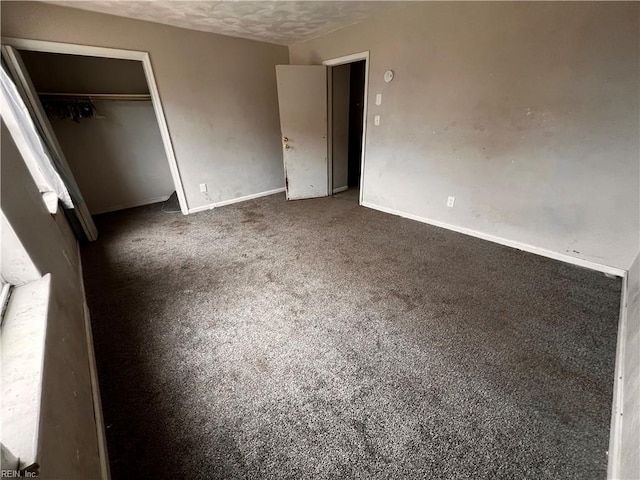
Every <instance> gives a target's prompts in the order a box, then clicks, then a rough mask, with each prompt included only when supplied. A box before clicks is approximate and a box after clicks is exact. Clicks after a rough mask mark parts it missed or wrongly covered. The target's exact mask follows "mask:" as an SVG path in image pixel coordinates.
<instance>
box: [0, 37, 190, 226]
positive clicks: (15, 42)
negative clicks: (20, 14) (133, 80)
mask: <svg viewBox="0 0 640 480" xmlns="http://www.w3.org/2000/svg"><path fill="white" fill-rule="evenodd" d="M2 44H3V45H10V46H12V47H13V48H16V49H18V50H29V51H33V52H45V53H64V54H68V55H81V56H85V57H102V58H117V59H121V60H138V61H140V62H142V67H143V68H144V74H145V77H146V78H147V84H148V86H149V93H150V94H151V102H152V104H153V109H154V110H155V112H156V119H157V121H158V127H159V128H160V136H161V137H162V143H163V144H164V150H165V153H166V154H167V161H168V162H169V169H170V170H171V177H172V178H173V185H174V186H175V189H176V194H177V195H178V202H179V203H180V210H181V211H182V213H183V214H185V215H187V214H188V213H189V207H188V205H187V198H186V196H185V194H184V187H183V185H182V178H181V177H180V170H179V169H178V162H177V160H176V156H175V153H174V151H173V143H172V142H171V136H170V135H169V128H168V126H167V120H166V118H165V116H164V109H163V108H162V102H161V101H160V93H159V92H158V86H157V84H156V79H155V76H154V74H153V68H152V67H151V59H150V57H149V53H148V52H141V51H136V50H120V49H116V48H105V47H93V46H90V45H76V44H73V43H59V42H48V41H42V40H28V39H23V38H11V37H2Z"/></svg>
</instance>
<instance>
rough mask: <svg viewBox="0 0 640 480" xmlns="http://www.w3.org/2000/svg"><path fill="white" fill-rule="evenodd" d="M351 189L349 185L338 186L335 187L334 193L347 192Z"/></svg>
mask: <svg viewBox="0 0 640 480" xmlns="http://www.w3.org/2000/svg"><path fill="white" fill-rule="evenodd" d="M347 190H349V187H347V186H345V187H338V188H334V189H333V193H340V192H345V191H347Z"/></svg>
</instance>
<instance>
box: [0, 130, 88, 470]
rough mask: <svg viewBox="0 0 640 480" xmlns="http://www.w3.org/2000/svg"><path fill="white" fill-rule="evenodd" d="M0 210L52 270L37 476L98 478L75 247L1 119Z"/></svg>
mask: <svg viewBox="0 0 640 480" xmlns="http://www.w3.org/2000/svg"><path fill="white" fill-rule="evenodd" d="M1 129H2V139H1V140H2V152H1V154H2V164H1V171H0V178H1V185H0V189H1V192H2V198H1V202H2V212H3V214H4V215H5V216H6V219H7V220H8V222H9V223H10V224H11V227H12V228H13V230H14V231H15V233H16V235H17V237H18V238H19V239H20V241H21V243H22V245H23V247H24V249H25V250H26V252H27V254H28V255H29V257H30V258H31V260H32V261H33V263H34V265H35V267H36V268H37V269H38V271H39V272H40V274H42V275H44V274H47V273H50V274H51V298H50V304H49V309H50V310H49V315H48V318H47V332H46V344H45V354H44V370H43V386H42V408H41V412H40V432H39V441H38V452H39V455H38V462H39V464H40V467H41V468H40V472H41V476H40V478H47V479H61V478H64V479H68V480H72V479H78V480H87V479H96V478H100V461H99V457H98V440H97V431H96V425H95V418H94V411H93V397H92V391H91V379H90V375H89V357H88V352H87V340H86V331H85V326H84V313H83V303H84V297H83V294H82V287H81V286H82V278H81V276H80V270H79V262H80V259H79V258H78V246H77V242H76V240H75V239H74V238H73V235H72V233H71V231H70V229H69V226H68V224H67V222H66V220H65V218H64V214H62V213H61V212H60V213H59V214H58V215H56V216H52V215H51V214H50V213H49V212H48V210H47V209H46V207H45V205H44V202H43V201H42V197H41V195H40V193H39V192H38V189H37V187H36V185H35V183H34V181H33V179H32V177H31V175H30V174H29V171H28V170H27V167H26V166H25V164H24V162H23V161H22V158H21V157H20V153H19V152H18V149H17V148H16V146H15V143H14V142H13V139H12V138H11V135H10V134H9V132H8V130H7V129H6V127H5V126H4V123H3V124H2V128H1Z"/></svg>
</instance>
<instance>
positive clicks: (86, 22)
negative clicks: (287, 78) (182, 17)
mask: <svg viewBox="0 0 640 480" xmlns="http://www.w3.org/2000/svg"><path fill="white" fill-rule="evenodd" d="M0 8H1V12H2V35H3V36H7V37H19V38H28V39H37V40H48V41H54V42H66V43H75V44H83V45H95V46H101V47H111V48H121V49H127V50H140V51H145V52H149V54H150V58H151V63H152V65H153V69H154V73H155V75H156V80H157V83H158V89H159V92H160V96H161V98H162V103H163V107H164V111H165V115H166V118H167V124H168V127H169V132H170V134H171V138H172V140H173V145H174V149H175V153H176V157H177V161H178V167H179V169H180V173H181V175H182V179H183V183H184V188H185V192H186V196H187V201H188V204H189V207H190V208H195V207H199V206H205V205H209V204H211V203H214V202H219V201H223V200H229V199H232V198H236V197H240V196H244V195H250V194H254V193H259V192H263V191H268V190H272V189H275V188H281V187H283V186H284V174H283V168H282V151H281V149H280V139H279V137H280V125H279V117H278V102H277V95H276V81H275V68H274V66H275V65H276V64H287V63H288V56H287V48H286V47H282V46H276V45H271V44H266V43H261V42H255V41H250V40H242V39H237V38H231V37H225V36H221V35H214V34H209V33H203V32H195V31H189V30H184V29H180V28H175V27H169V26H165V25H159V24H154V23H149V22H143V21H137V20H129V19H125V18H121V17H115V16H110V15H104V14H99V13H92V12H87V11H82V10H78V9H72V8H66V7H59V6H55V5H48V4H43V3H36V2H2V3H1V4H0ZM200 183H207V184H208V192H207V193H204V194H203V193H200V191H199V184H200Z"/></svg>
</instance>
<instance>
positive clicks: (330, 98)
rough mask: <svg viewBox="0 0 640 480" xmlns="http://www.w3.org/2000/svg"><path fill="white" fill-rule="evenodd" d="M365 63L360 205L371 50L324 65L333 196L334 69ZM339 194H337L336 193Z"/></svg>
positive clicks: (336, 59)
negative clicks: (361, 61) (362, 61)
mask: <svg viewBox="0 0 640 480" xmlns="http://www.w3.org/2000/svg"><path fill="white" fill-rule="evenodd" d="M360 60H364V61H365V65H364V106H363V109H362V155H361V158H360V193H359V198H358V203H359V204H360V205H362V198H363V194H364V168H365V157H366V150H367V144H366V139H367V111H368V103H369V50H366V51H364V52H359V53H352V54H350V55H344V56H342V57H337V58H332V59H330V60H325V61H323V62H322V65H325V66H326V67H328V68H327V125H328V128H327V157H328V160H329V161H328V162H327V165H328V172H327V176H328V182H329V186H328V189H329V195H333V74H332V73H333V70H332V68H333V67H337V66H338V65H345V64H347V63H354V62H359V61H360ZM336 193H337V192H336Z"/></svg>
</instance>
